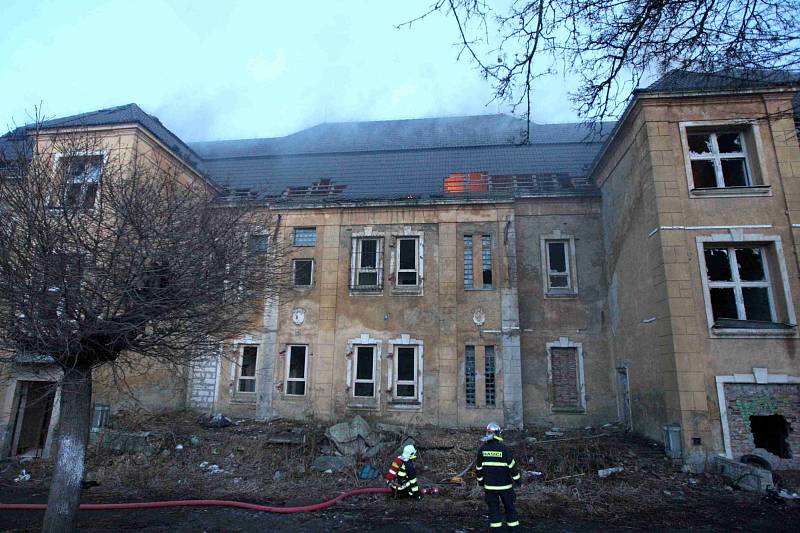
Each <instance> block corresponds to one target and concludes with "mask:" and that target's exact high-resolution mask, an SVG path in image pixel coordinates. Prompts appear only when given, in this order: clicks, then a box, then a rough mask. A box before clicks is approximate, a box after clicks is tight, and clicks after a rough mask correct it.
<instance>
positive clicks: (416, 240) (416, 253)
mask: <svg viewBox="0 0 800 533" xmlns="http://www.w3.org/2000/svg"><path fill="white" fill-rule="evenodd" d="M402 241H412V242H413V243H414V268H413V269H409V268H401V267H400V262H401V257H400V256H401V251H402V246H401V245H400V243H401V242H402ZM395 243H396V246H395V247H396V249H397V265H396V269H395V272H396V273H397V275H396V277H395V286H396V287H397V288H412V287H413V288H416V287H419V284H420V279H419V278H420V276H419V262H420V261H419V238H417V237H406V236H402V237H397V240H396V241H395ZM409 272H413V273H414V280H415V282H414V283H403V284H401V283H400V274H402V273H409Z"/></svg>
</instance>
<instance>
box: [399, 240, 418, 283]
mask: <svg viewBox="0 0 800 533" xmlns="http://www.w3.org/2000/svg"><path fill="white" fill-rule="evenodd" d="M397 263H398V269H397V284H398V285H417V284H418V270H417V239H398V261H397Z"/></svg>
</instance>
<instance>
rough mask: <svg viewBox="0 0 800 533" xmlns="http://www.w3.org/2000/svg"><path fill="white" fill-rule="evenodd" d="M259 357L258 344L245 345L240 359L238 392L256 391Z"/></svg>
mask: <svg viewBox="0 0 800 533" xmlns="http://www.w3.org/2000/svg"><path fill="white" fill-rule="evenodd" d="M257 359H258V347H257V346H243V347H242V355H241V358H240V359H239V385H238V386H237V387H236V390H237V391H238V392H255V391H256V361H257Z"/></svg>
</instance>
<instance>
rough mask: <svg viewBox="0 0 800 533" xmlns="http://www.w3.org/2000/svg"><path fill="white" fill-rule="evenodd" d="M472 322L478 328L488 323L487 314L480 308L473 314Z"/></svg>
mask: <svg viewBox="0 0 800 533" xmlns="http://www.w3.org/2000/svg"><path fill="white" fill-rule="evenodd" d="M472 321H473V322H475V325H476V326H482V325H483V324H484V322H486V313H484V312H483V309H481V308H480V307H479V308H477V309H475V311H473V312H472Z"/></svg>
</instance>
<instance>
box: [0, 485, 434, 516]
mask: <svg viewBox="0 0 800 533" xmlns="http://www.w3.org/2000/svg"><path fill="white" fill-rule="evenodd" d="M390 492H392V489H390V488H387V487H376V488H367V489H353V490H350V491H347V492H343V493H342V494H339V495H338V496H336V497H335V498H331V499H330V500H326V501H324V502H321V503H316V504H313V505H304V506H302V507H271V506H268V505H258V504H255V503H245V502H235V501H228V500H174V501H164V502H139V503H83V504H81V506H80V507H79V509H80V510H81V511H109V510H113V509H153V508H160V507H238V508H240V509H248V510H250V511H263V512H267V513H307V512H310V511H319V510H322V509H327V508H328V507H331V506H333V505H336V504H337V503H338V502H340V501H341V500H343V499H345V498H349V497H350V496H357V495H359V494H385V493H390ZM422 493H423V494H438V493H439V489H437V488H436V487H434V488H431V489H422ZM45 509H47V504H46V503H0V511H44V510H45Z"/></svg>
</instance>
